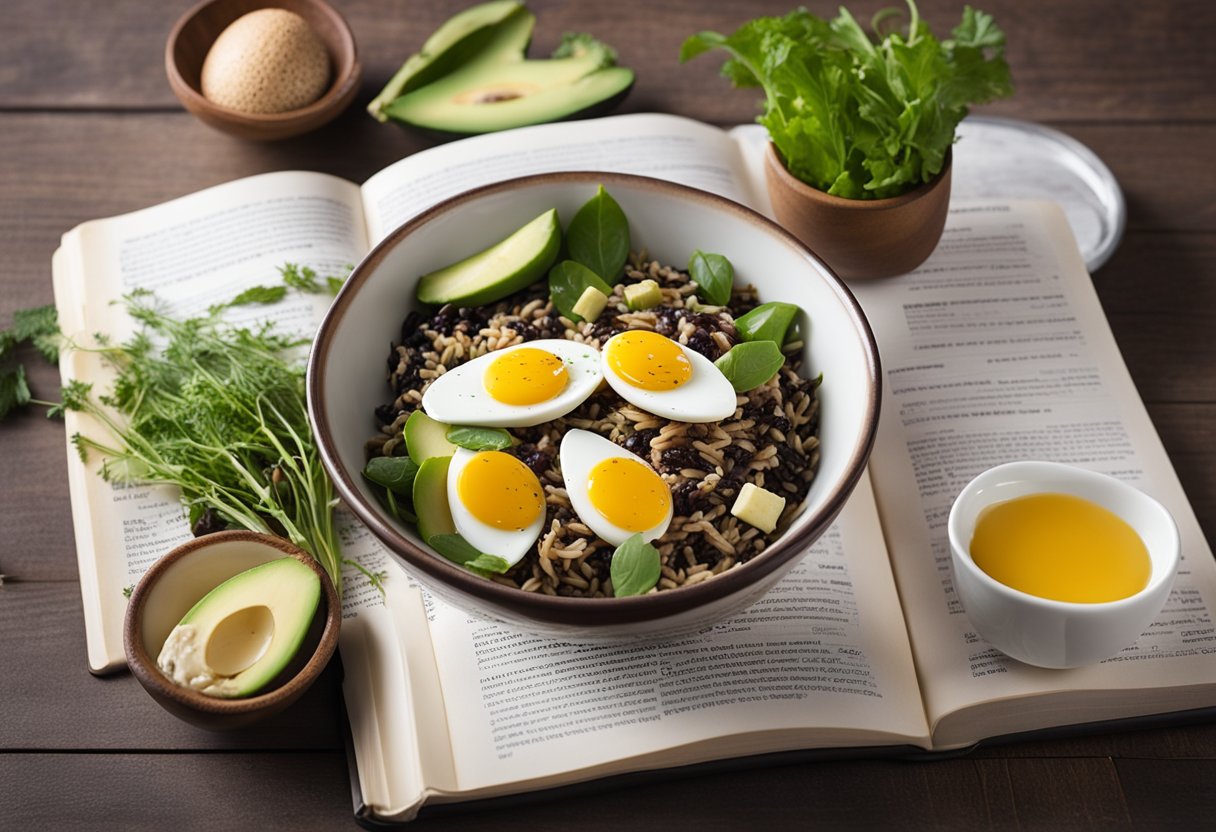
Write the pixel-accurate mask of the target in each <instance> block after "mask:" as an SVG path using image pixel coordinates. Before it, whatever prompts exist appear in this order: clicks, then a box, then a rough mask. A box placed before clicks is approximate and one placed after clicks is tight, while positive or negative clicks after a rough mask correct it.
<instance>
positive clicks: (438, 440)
mask: <svg viewBox="0 0 1216 832" xmlns="http://www.w3.org/2000/svg"><path fill="white" fill-rule="evenodd" d="M451 427H452V426H451V425H448V424H445V423H443V422H437V421H435V420H434V419H432V418H431V417H430V416H427V415H426V414H425V413H423V412H422V411H421V410H415V411H414V412H413V413H411V414H410V418H408V419H406V420H405V449H406V451H408V452H409V455H410V459H412V460H414V462H416V463H417V464H418V465H419V466H421V465H422V463H424V462H426V461H427V460H428V459H431V458H433V457H437V456H451V455H452V454H454V453H456V446H455V445H453V444H452V443H451V442H449V441H448V429H449V428H451ZM417 477H418V474H417V473H415V474H414V478H415V480H416V479H417Z"/></svg>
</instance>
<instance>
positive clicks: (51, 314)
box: [0, 305, 63, 364]
mask: <svg viewBox="0 0 1216 832" xmlns="http://www.w3.org/2000/svg"><path fill="white" fill-rule="evenodd" d="M3 340H5V341H7V342H8V349H11V348H12V347H15V346H16V345H17V344H19V343H20V342H22V341H29V342H30V343H31V344H33V345H34V349H36V350H38V352H39V353H41V354H42V357H43V358H45V359H46V360H47V361H49V362H51V363H52V364H55V363H58V361H59V343H60V341H62V340H63V338H62V336H61V335H60V333H59V317H58V315H57V314H56V313H55V307H54V306H50V305H47V306H38V307H35V308H33V309H18V310H17V311H16V312H14V313H13V328H12V330H11V331H10V333H9V335H8V336H7V337H6V338H4V339H3ZM8 349H0V353H5V352H8Z"/></svg>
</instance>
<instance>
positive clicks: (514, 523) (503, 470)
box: [456, 451, 545, 531]
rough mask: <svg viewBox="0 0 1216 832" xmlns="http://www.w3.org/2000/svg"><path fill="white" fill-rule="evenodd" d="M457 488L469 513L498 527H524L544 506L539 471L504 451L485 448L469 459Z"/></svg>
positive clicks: (513, 529)
mask: <svg viewBox="0 0 1216 832" xmlns="http://www.w3.org/2000/svg"><path fill="white" fill-rule="evenodd" d="M456 490H457V493H459V495H460V502H461V503H462V504H463V505H464V507H465V508H467V509H468V510H469V513H470V514H472V515H473V516H474V517H476V518H477V519H478V520H480V521H481V522H483V523H485V524H486V525H487V526H493V527H494V528H496V529H504V530H508V531H522V530H524V529H526V528H528V526H530V525H532V523H533V522H534V521H535V520H536V518H537V517H539V516H540V514H541V512H543V511H544V510H545V498H544V493H543V492H542V491H541V487H540V480H538V479H537V478H536V474H534V473H532V469H531V468H529V467H528V466H527V465H524V464H523V463H522V462H520V461H519V460H518V459H516V458H515V457H513V456H511V455H510V454H504V453H503V452H502V451H483V452H482V453H479V454H476V455H475V456H474V457H473V458H472V459H470V460H469V461H468V463H467V464H466V465H465V466H464V470H463V471H461V472H460V478H459V479H458V480H457V481H456Z"/></svg>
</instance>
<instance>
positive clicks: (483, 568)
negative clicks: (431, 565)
mask: <svg viewBox="0 0 1216 832" xmlns="http://www.w3.org/2000/svg"><path fill="white" fill-rule="evenodd" d="M427 545H428V546H430V547H431V548H432V549H434V550H435V551H436V552H438V553H439V554H441V555H443V556H444V557H445V558H447V559H448V560H450V561H452V563H457V564H459V565H461V566H464V567H466V568H468V569H471V570H473V571H474V572H477V573H479V574H482V573H493V574H496V575H501V574H503V573H504V572H506V571H507V570H508V569H510V568H511V564H509V563H507V562H506V561H505V560H503V559H502V558H500V557H498V556H497V555H487V554H485V553H484V552H481V551H478V549H477V547H476V546H474V545H473V544H472V543H469V541H467V540H465V539H464V538H463V537H461V536H460V535H458V534H435V535H431V538H430V539H429V540H427Z"/></svg>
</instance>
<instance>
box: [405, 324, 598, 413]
mask: <svg viewBox="0 0 1216 832" xmlns="http://www.w3.org/2000/svg"><path fill="white" fill-rule="evenodd" d="M600 377H601V376H600V356H599V353H598V352H597V351H596V349H595V348H594V347H589V346H587V345H586V344H579V343H576V342H574V341H564V340H562V339H560V338H554V339H548V340H542V341H529V342H527V343H523V344H517V345H515V346H513V347H507V348H506V349H502V350H496V351H495V352H491V353H487V354H485V355H483V356H480V357H478V358H474V359H473V360H472V361H468V362H466V363H464V364H461V365H459V366H458V367H455V368H453V369H451V370H449V371H448V372H446V373H444V374H443V375H441V376H440V377H439V378H437V379H435V380H434V381H432V382H431V384H430V386H429V387H427V389H426V392H425V393H423V394H422V409H423V410H425V411H426V415H427V416H430V417H431V418H432V419H436V420H438V421H440V422H447V423H448V424H451V425H480V426H483V427H497V428H522V427H530V426H532V425H539V424H541V423H542V422H548V421H551V420H553V419H556V418H558V417H559V416H564V415H566V414H567V413H569V412H570V411H571V410H574V408H576V407H578V406H579V405H580V404H582V403H583V402H584V401H586V400H587V397H588V396H590V395H591V394H592V393H594V392H595V388H596V387H598V386H599V383H600Z"/></svg>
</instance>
